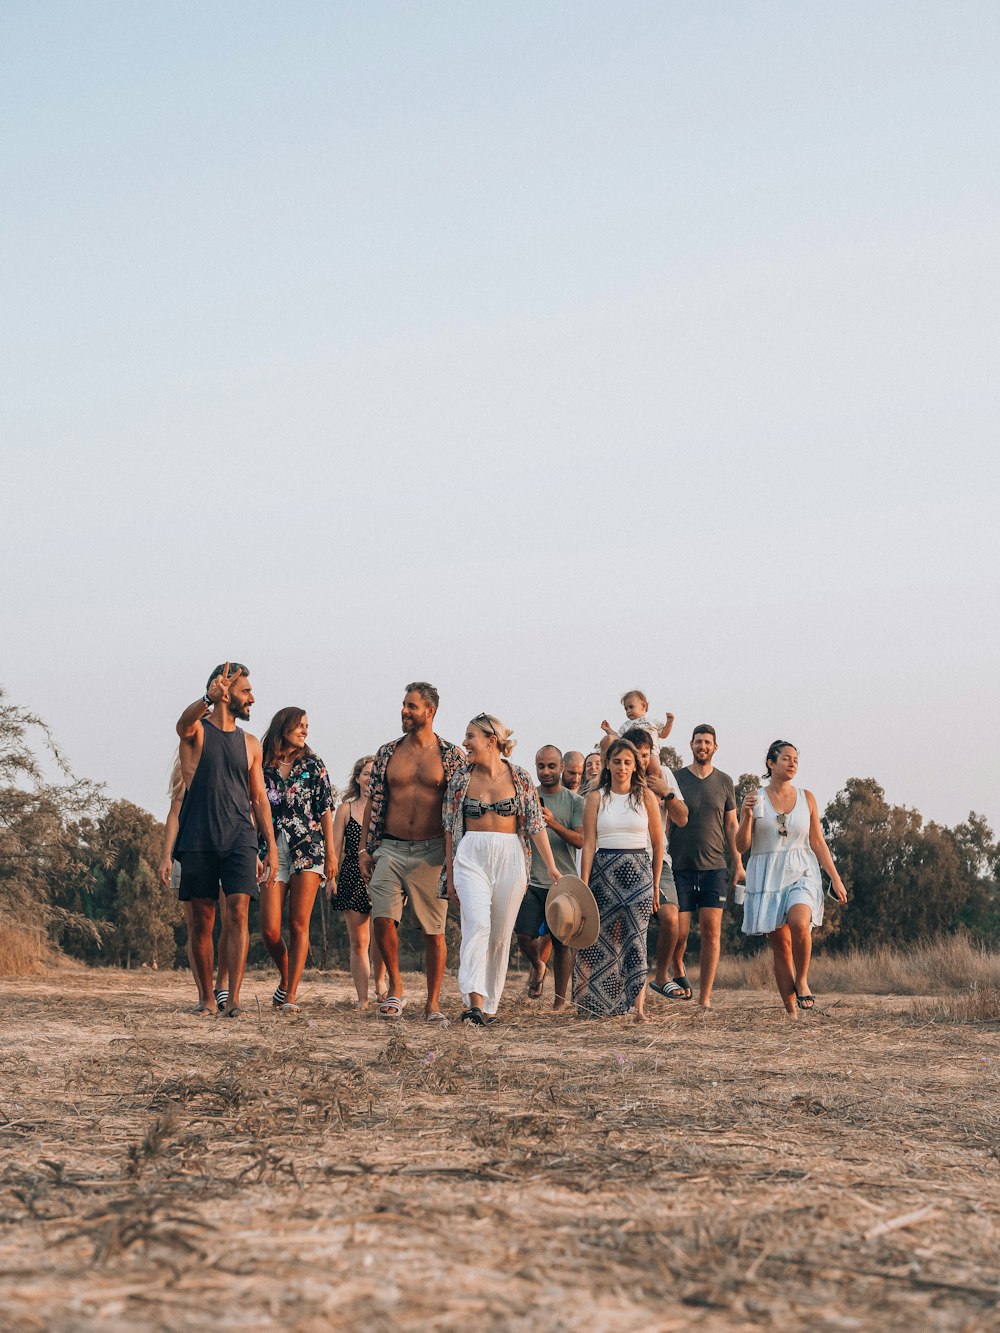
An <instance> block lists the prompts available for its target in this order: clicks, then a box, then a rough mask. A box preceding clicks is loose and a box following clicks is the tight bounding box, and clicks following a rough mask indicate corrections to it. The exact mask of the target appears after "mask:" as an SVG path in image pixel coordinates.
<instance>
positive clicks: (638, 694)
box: [620, 690, 649, 709]
mask: <svg viewBox="0 0 1000 1333" xmlns="http://www.w3.org/2000/svg"><path fill="white" fill-rule="evenodd" d="M629 699H641V700H642V702H643V704H644V706H645V707H646V708H647V709H648V708H649V700H648V699H647V698H646V696H645V695H644V694H643V692H642V690H626V691H625V693H624V694H623V695H622V697H621V700H620V703H621V706H622V708H624V707H625V705H626V704H627V703H628V701H629Z"/></svg>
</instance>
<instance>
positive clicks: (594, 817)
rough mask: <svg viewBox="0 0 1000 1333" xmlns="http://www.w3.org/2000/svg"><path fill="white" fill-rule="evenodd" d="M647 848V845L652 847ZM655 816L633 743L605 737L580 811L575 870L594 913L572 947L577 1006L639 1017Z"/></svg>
mask: <svg viewBox="0 0 1000 1333" xmlns="http://www.w3.org/2000/svg"><path fill="white" fill-rule="evenodd" d="M648 848H652V854H650V851H649V850H648ZM662 866H663V823H662V821H661V819H660V807H659V805H658V803H657V800H656V797H655V796H654V795H653V793H652V792H651V791H650V790H649V789H648V787H647V786H646V779H645V778H644V776H643V773H642V769H641V768H640V766H639V756H638V754H637V753H636V749H635V746H634V745H632V744H631V743H630V742H629V741H626V740H621V739H619V740H616V741H612V743H611V745H610V746H609V747H608V752H607V754H606V755H605V760H604V769H603V771H602V773H601V778H600V783H599V785H598V787H597V789H596V791H592V792H591V793H590V795H589V796H588V797H587V804H586V806H585V807H584V812H583V858H582V861H581V864H580V875H581V878H582V879H583V880H584V881H585V882H586V883H587V884H589V886H590V889H591V891H592V893H593V895H594V899H595V900H596V903H597V907H598V909H599V911H600V915H601V928H600V933H599V934H598V937H597V939H596V940H595V942H594V943H593V944H592V945H590V946H589V947H588V948H582V949H579V950H578V951H577V955H576V966H575V968H574V971H573V1000H574V1002H575V1003H576V1006H577V1009H578V1010H579V1012H580V1013H582V1014H587V1015H589V1016H590V1017H613V1016H617V1015H622V1014H634V1015H635V1017H636V1020H637V1021H638V1022H640V1023H645V1022H647V1021H648V1020H647V1018H646V1012H645V999H646V971H647V959H646V932H647V930H648V929H649V918H650V916H651V915H652V913H653V912H655V911H656V910H657V908H658V907H659V896H660V871H661V869H662Z"/></svg>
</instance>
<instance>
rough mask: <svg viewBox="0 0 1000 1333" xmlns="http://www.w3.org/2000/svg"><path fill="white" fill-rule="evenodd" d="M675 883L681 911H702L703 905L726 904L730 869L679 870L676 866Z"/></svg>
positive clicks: (717, 905) (678, 905)
mask: <svg viewBox="0 0 1000 1333" xmlns="http://www.w3.org/2000/svg"><path fill="white" fill-rule="evenodd" d="M674 883H675V884H676V885H677V910H678V911H680V912H695V911H698V912H700V911H701V909H702V908H703V907H725V905H726V894H727V892H728V891H729V871H728V870H678V868H677V867H676V866H674Z"/></svg>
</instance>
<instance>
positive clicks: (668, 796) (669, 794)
mask: <svg viewBox="0 0 1000 1333" xmlns="http://www.w3.org/2000/svg"><path fill="white" fill-rule="evenodd" d="M676 795H677V793H676V792H675V791H668V792H667V794H666V796H664V798H663V799H664V800H665V801H672V800H673V799H674V797H675V796H676Z"/></svg>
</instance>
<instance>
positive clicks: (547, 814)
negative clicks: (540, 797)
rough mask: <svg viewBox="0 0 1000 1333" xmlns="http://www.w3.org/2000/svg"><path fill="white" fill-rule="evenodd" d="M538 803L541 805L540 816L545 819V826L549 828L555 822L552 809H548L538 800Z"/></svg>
mask: <svg viewBox="0 0 1000 1333" xmlns="http://www.w3.org/2000/svg"><path fill="white" fill-rule="evenodd" d="M538 804H539V805H540V806H541V810H542V818H543V819H544V820H545V827H546V828H551V827H552V825H553V824H554V823H555V822H556V820H555V815H553V813H552V811H551V810H550V809H549V807H548V806H547V805H542V803H541V801H539V802H538Z"/></svg>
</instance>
